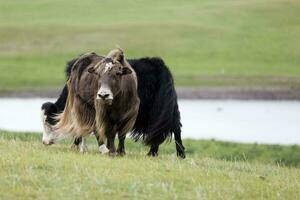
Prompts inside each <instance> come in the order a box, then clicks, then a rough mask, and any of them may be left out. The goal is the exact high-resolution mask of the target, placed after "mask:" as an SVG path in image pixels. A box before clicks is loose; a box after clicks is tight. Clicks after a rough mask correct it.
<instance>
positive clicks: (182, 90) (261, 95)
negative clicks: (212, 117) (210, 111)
mask: <svg viewBox="0 0 300 200" xmlns="http://www.w3.org/2000/svg"><path fill="white" fill-rule="evenodd" d="M176 90H177V94H178V97H179V98H180V99H237V100H300V89H298V88H297V89H292V88H280V87H278V88H274V87H267V88H241V87H177V88H176ZM59 94H60V89H27V90H14V91H0V97H6V98H57V97H58V96H59Z"/></svg>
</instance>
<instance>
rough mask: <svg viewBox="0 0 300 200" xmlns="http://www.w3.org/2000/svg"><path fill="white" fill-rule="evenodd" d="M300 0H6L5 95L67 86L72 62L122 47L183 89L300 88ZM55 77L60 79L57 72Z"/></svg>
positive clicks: (2, 17)
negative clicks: (153, 60)
mask: <svg viewBox="0 0 300 200" xmlns="http://www.w3.org/2000/svg"><path fill="white" fill-rule="evenodd" d="M299 9H300V2H299V1H297V0H265V1H261V0H252V1H246V0H228V1H224V0H213V1H212V0H203V1H196V0H192V1H179V0H176V1H173V0H172V1H171V0H166V1H158V0H154V1H150V0H148V1H143V0H129V1H126V3H124V2H123V1H121V0H114V1H108V0H101V1H100V0H89V1H86V2H85V3H82V1H79V0H64V1H61V0H51V1H50V0H44V1H36V0H28V1H26V2H24V1H21V0H14V1H11V0H2V1H1V2H0V44H1V45H0V70H1V73H0V90H16V89H32V88H49V87H61V85H62V83H63V82H64V75H63V68H64V65H65V62H66V61H67V60H69V59H71V58H73V57H75V56H77V55H78V54H80V53H83V52H86V51H96V52H98V53H100V54H105V53H107V51H108V50H109V49H112V48H114V47H115V45H120V46H121V47H122V48H123V49H124V50H125V53H126V55H127V57H129V58H135V57H143V56H161V57H162V58H164V60H165V61H166V63H167V64H168V65H169V66H170V68H171V70H172V72H173V73H174V75H175V81H176V84H177V85H201V86H240V87H285V88H300V81H299V78H300V67H299V64H300V45H299V44H300V38H299V37H298V36H299V35H300V26H299V21H300V15H299V12H298V11H299ZM52 74H55V76H54V75H52Z"/></svg>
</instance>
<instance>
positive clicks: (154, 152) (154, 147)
mask: <svg viewBox="0 0 300 200" xmlns="http://www.w3.org/2000/svg"><path fill="white" fill-rule="evenodd" d="M158 147H159V145H151V148H150V151H149V152H148V153H147V155H148V156H152V157H156V156H158Z"/></svg>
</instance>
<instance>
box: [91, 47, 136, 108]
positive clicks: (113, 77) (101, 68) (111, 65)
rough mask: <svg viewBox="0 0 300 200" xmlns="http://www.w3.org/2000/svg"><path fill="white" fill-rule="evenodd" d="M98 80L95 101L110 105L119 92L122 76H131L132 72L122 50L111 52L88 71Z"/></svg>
mask: <svg viewBox="0 0 300 200" xmlns="http://www.w3.org/2000/svg"><path fill="white" fill-rule="evenodd" d="M88 72H89V73H92V74H95V75H96V76H97V80H98V88H97V96H96V100H98V101H100V102H101V103H104V104H108V105H111V104H112V102H113V99H114V97H116V96H117V95H118V94H119V92H120V91H121V82H122V78H123V76H125V75H127V74H131V73H132V70H131V69H130V67H129V64H128V63H127V61H126V60H125V58H124V53H123V50H121V49H119V48H118V49H115V50H112V51H111V52H110V53H109V54H108V55H107V56H106V57H105V58H103V59H102V60H101V61H100V62H99V63H97V64H96V65H94V66H92V67H90V68H89V69H88Z"/></svg>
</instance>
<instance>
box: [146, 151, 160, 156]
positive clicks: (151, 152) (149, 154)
mask: <svg viewBox="0 0 300 200" xmlns="http://www.w3.org/2000/svg"><path fill="white" fill-rule="evenodd" d="M147 156H151V157H157V156H158V153H157V152H153V151H149V152H148V153H147Z"/></svg>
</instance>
